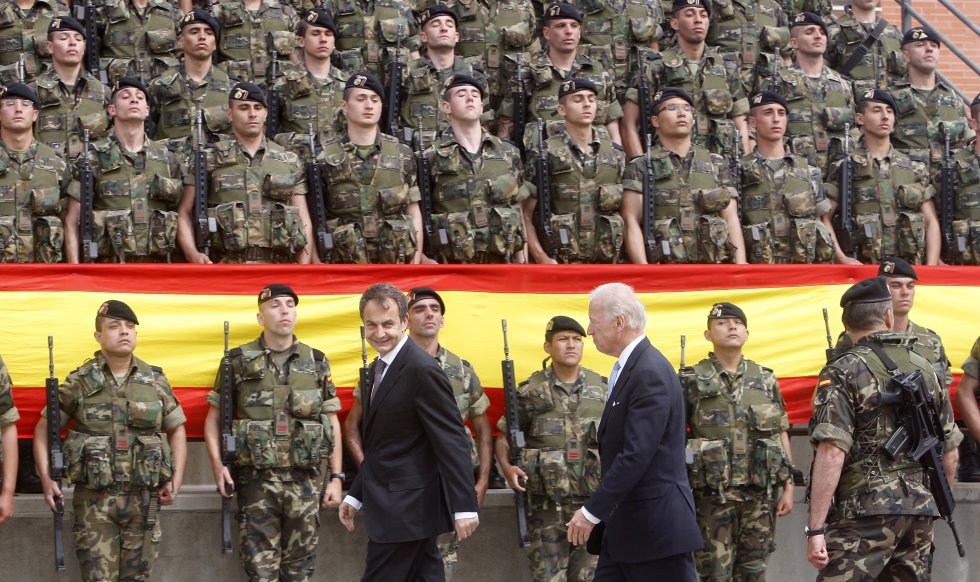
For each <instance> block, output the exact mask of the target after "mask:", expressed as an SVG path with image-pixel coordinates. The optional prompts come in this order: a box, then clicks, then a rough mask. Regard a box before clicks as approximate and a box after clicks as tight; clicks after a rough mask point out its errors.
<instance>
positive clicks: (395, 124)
mask: <svg viewBox="0 0 980 582" xmlns="http://www.w3.org/2000/svg"><path fill="white" fill-rule="evenodd" d="M404 26H405V25H404V24H403V23H401V22H399V23H398V34H397V35H395V56H394V58H393V59H391V68H390V69H389V70H388V91H387V92H388V94H387V95H386V96H385V105H386V106H387V108H386V109H385V120H384V127H385V128H386V129H387V130H388V131H387V133H388V135H391V136H394V137H398V131H399V129H400V126H401V120H400V119H399V117H400V111H399V110H400V109H401V80H402V74H401V73H402V61H401V58H402V29H403V28H404Z"/></svg>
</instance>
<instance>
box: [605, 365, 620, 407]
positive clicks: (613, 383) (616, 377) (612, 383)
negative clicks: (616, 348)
mask: <svg viewBox="0 0 980 582" xmlns="http://www.w3.org/2000/svg"><path fill="white" fill-rule="evenodd" d="M620 370H622V366H620V365H619V360H617V361H616V365H615V366H613V371H612V374H609V396H608V398H612V393H613V388H615V387H616V380H619V371H620Z"/></svg>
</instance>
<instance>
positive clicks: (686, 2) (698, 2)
mask: <svg viewBox="0 0 980 582" xmlns="http://www.w3.org/2000/svg"><path fill="white" fill-rule="evenodd" d="M685 8H704V9H705V11H707V13H708V15H709V16H710V15H711V6H710V5H709V4H708V2H706V1H705V0H674V5H673V6H671V8H670V12H671V14H673V13H674V12H677V11H678V10H684V9H685Z"/></svg>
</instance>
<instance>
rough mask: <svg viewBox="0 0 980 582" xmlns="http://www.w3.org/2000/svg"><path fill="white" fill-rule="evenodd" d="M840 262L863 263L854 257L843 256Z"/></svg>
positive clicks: (849, 263)
mask: <svg viewBox="0 0 980 582" xmlns="http://www.w3.org/2000/svg"><path fill="white" fill-rule="evenodd" d="M841 264H842V265H861V264H863V263H862V262H861V261H859V260H857V259H855V258H854V257H844V258H843V259H841Z"/></svg>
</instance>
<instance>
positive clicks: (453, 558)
mask: <svg viewBox="0 0 980 582" xmlns="http://www.w3.org/2000/svg"><path fill="white" fill-rule="evenodd" d="M436 545H438V546H439V555H440V556H442V567H443V570H445V572H446V582H453V574H455V573H456V564H458V563H459V555H458V554H457V552H458V551H459V540H457V539H456V532H454V531H450V532H446V533H444V534H439V536H438V537H437V538H436Z"/></svg>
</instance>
